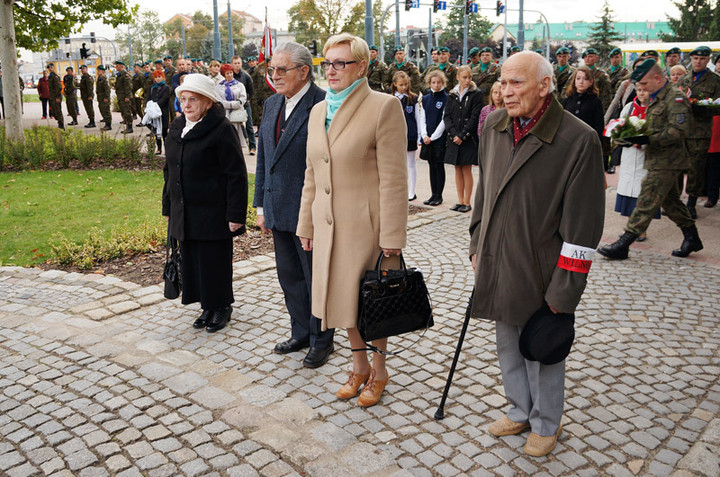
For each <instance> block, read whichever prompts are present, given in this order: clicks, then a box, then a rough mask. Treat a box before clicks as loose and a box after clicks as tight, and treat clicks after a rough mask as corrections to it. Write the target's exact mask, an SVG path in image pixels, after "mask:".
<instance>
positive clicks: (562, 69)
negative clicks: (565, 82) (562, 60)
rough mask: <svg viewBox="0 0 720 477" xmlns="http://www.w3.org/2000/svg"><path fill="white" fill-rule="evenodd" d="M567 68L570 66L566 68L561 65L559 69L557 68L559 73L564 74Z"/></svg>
mask: <svg viewBox="0 0 720 477" xmlns="http://www.w3.org/2000/svg"><path fill="white" fill-rule="evenodd" d="M567 67H568V65H565V66H560V65H558V67H557V68H558V73H562V72H563V71H565V68H567Z"/></svg>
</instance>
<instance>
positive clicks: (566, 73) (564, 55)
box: [553, 46, 575, 100]
mask: <svg viewBox="0 0 720 477" xmlns="http://www.w3.org/2000/svg"><path fill="white" fill-rule="evenodd" d="M555 58H556V59H557V64H555V65H554V66H553V76H554V77H555V87H556V88H557V89H556V91H555V97H556V98H557V99H558V100H563V99H565V98H566V97H567V96H566V94H565V87H566V86H567V82H568V80H569V79H570V77H571V76H572V75H573V73H575V68H573V67H572V66H570V65H569V64H568V61H569V60H570V50H569V49H568V48H567V47H564V46H562V47H560V48H558V49H557V51H556V52H555Z"/></svg>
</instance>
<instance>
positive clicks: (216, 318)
mask: <svg viewBox="0 0 720 477" xmlns="http://www.w3.org/2000/svg"><path fill="white" fill-rule="evenodd" d="M230 315H232V307H231V306H226V307H225V308H220V309H219V310H213V312H212V313H211V315H210V318H208V320H207V326H206V327H205V331H207V332H208V333H215V332H216V331H220V330H222V329H223V328H225V326H226V325H227V324H228V321H230Z"/></svg>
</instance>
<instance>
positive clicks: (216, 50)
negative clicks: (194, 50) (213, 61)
mask: <svg viewBox="0 0 720 477" xmlns="http://www.w3.org/2000/svg"><path fill="white" fill-rule="evenodd" d="M213 56H214V57H215V58H220V56H221V55H220V23H219V22H218V5H217V0H213Z"/></svg>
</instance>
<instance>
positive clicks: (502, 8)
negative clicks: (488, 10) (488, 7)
mask: <svg viewBox="0 0 720 477" xmlns="http://www.w3.org/2000/svg"><path fill="white" fill-rule="evenodd" d="M504 11H505V6H503V3H502V2H501V1H500V0H497V5H495V14H496V15H497V16H500V14H501V13H502V12H504Z"/></svg>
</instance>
